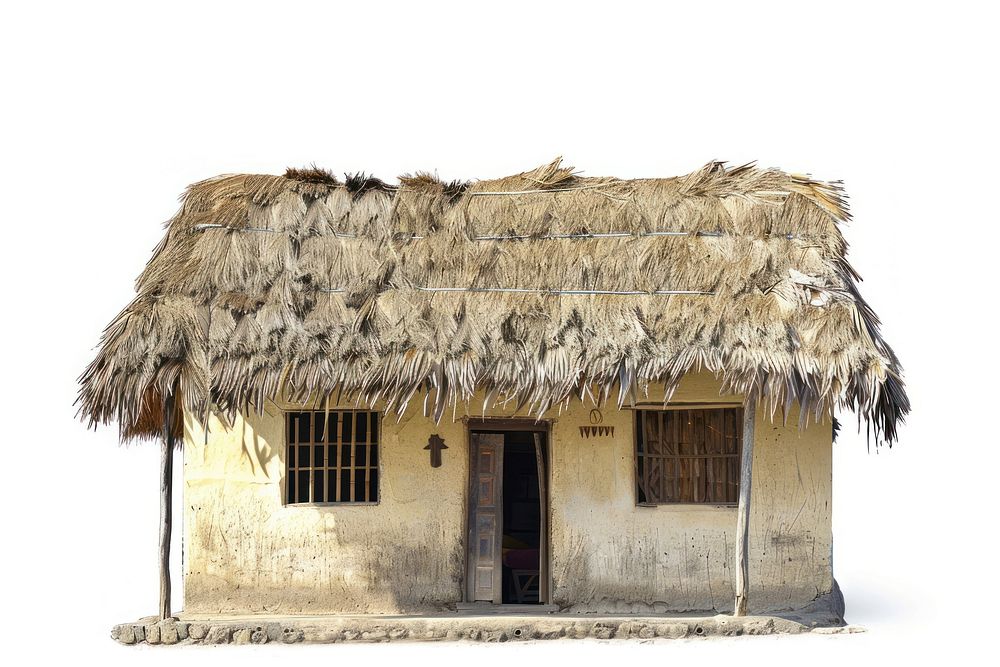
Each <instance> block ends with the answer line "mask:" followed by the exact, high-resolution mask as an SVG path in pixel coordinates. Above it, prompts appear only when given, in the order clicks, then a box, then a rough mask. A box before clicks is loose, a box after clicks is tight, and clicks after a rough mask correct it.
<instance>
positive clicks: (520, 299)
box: [79, 160, 909, 616]
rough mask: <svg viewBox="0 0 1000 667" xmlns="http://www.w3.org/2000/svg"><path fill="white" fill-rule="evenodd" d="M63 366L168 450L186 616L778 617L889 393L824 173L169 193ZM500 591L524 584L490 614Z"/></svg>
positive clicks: (820, 547)
mask: <svg viewBox="0 0 1000 667" xmlns="http://www.w3.org/2000/svg"><path fill="white" fill-rule="evenodd" d="M182 201H183V203H182V205H181V208H180V211H179V212H178V213H177V215H176V216H175V217H174V218H173V219H172V220H171V221H170V222H169V223H168V226H167V232H166V236H165V238H164V239H163V241H162V242H161V243H160V245H159V246H158V247H157V248H156V251H155V253H154V255H153V257H152V259H151V260H150V262H149V265H148V266H147V267H146V269H145V271H144V272H143V273H142V275H141V276H140V277H139V279H138V282H137V286H136V290H137V293H138V294H137V296H136V298H135V299H134V300H133V301H132V302H131V303H130V304H128V306H126V308H125V309H124V310H123V311H122V312H121V314H120V315H118V317H116V318H115V319H114V321H113V322H112V323H111V324H110V325H109V326H108V328H107V330H106V331H105V333H104V336H103V338H102V342H101V347H100V350H99V352H98V354H97V358H96V359H95V360H94V361H93V363H91V365H90V366H89V367H88V368H87V369H86V371H85V372H84V374H83V375H82V377H81V389H80V396H79V405H80V411H81V414H82V416H83V418H84V419H86V420H88V421H89V422H90V423H91V424H95V425H96V424H102V423H108V422H117V423H118V424H119V428H120V430H121V437H122V439H123V440H131V439H143V438H148V439H162V441H163V445H162V446H163V475H164V477H163V479H164V485H163V496H162V502H163V503H164V504H163V532H162V539H161V558H162V559H163V561H164V577H163V581H162V587H161V591H162V596H161V597H162V600H161V615H163V616H169V615H170V613H171V605H170V587H169V583H170V582H169V579H168V578H167V577H166V568H165V565H166V561H167V555H166V554H167V553H168V550H167V547H168V545H169V540H170V526H171V517H170V512H169V508H170V493H171V489H170V482H169V480H170V471H171V467H172V457H173V450H174V447H175V446H176V447H177V448H180V446H181V443H183V479H184V483H183V495H184V522H183V531H184V535H183V540H184V542H183V543H184V552H185V559H184V565H183V571H184V578H185V581H184V583H185V587H184V588H185V596H184V597H185V599H184V607H185V611H186V612H195V613H197V612H201V613H210V614H223V615H225V614H247V613H268V612H275V611H276V610H277V611H280V612H281V613H287V614H295V613H302V614H306V613H309V614H318V613H319V614H359V613H360V614H398V613H412V614H419V613H425V612H429V611H442V610H461V609H465V608H469V607H473V608H474V607H476V606H477V605H487V606H493V605H498V606H501V607H499V608H500V609H504V607H502V605H531V604H533V605H539V607H538V609H545V610H558V611H562V612H618V613H621V612H630V613H649V612H671V611H683V610H687V611H692V610H693V611H705V612H713V611H714V612H727V613H735V614H737V615H739V614H745V613H747V610H748V609H749V610H750V612H774V611H777V610H801V609H804V608H808V607H809V605H815V604H816V603H817V600H820V601H822V600H823V599H825V598H826V597H829V596H831V595H834V594H835V582H834V579H833V572H832V564H831V553H832V541H831V516H830V511H831V510H830V507H831V502H830V501H831V443H832V439H833V437H834V432H835V426H834V424H835V423H836V422H835V419H834V414H835V413H836V412H837V411H838V410H842V409H850V410H853V411H855V412H856V413H857V414H858V415H859V417H861V418H863V419H864V420H866V422H867V424H868V425H869V428H870V434H871V437H873V438H874V439H875V442H876V444H881V443H883V442H888V443H891V442H892V441H893V440H894V439H895V438H896V436H897V425H898V424H899V423H900V422H901V420H902V419H903V417H904V415H905V414H906V413H907V411H908V409H909V405H908V401H907V398H906V395H905V393H904V389H903V383H902V378H901V369H900V364H899V362H898V360H897V359H896V357H895V355H894V354H893V352H892V350H891V349H890V348H889V346H888V345H887V344H886V343H885V342H884V341H883V340H882V338H881V336H880V334H879V322H878V319H877V318H876V316H875V314H874V313H873V312H872V310H871V309H870V308H869V306H868V305H867V304H866V303H865V301H864V300H863V299H862V298H861V296H860V294H859V293H858V290H857V287H856V282H857V281H858V280H859V276H858V274H857V273H855V271H854V270H853V269H852V268H851V266H850V265H849V264H848V262H847V260H846V259H845V254H846V250H847V243H846V242H845V240H844V238H843V236H842V234H841V231H840V229H839V224H840V223H842V222H844V221H846V220H847V219H848V217H849V214H848V209H847V205H846V203H845V199H844V196H843V193H842V191H841V187H840V184H839V183H824V182H819V181H815V180H812V179H810V178H808V177H805V176H798V175H791V174H786V173H783V172H781V171H777V170H774V169H761V168H757V167H755V166H752V165H746V166H741V167H736V168H729V167H726V166H725V165H724V164H722V163H716V162H713V163H710V164H708V165H706V166H705V167H703V168H702V169H699V170H698V171H695V172H693V173H691V174H688V175H687V176H683V177H678V178H651V179H637V180H621V179H617V178H591V177H586V178H585V177H582V176H580V175H578V174H577V173H575V172H574V171H573V170H572V169H571V168H567V167H564V166H562V165H561V163H560V162H559V161H558V160H557V161H555V162H553V163H551V164H547V165H544V166H542V167H539V168H537V169H535V170H533V171H528V172H525V173H521V174H517V175H515V176H510V177H507V178H500V179H496V180H481V181H472V182H467V183H466V182H451V183H448V182H442V181H440V180H439V179H437V178H435V177H433V176H431V175H428V174H422V173H421V174H417V175H408V176H403V177H401V178H400V179H399V184H398V185H390V184H387V183H385V182H383V181H381V180H379V179H376V178H372V177H367V176H365V175H354V176H348V177H347V178H346V180H343V181H341V180H339V179H338V178H335V177H334V176H333V175H332V174H331V173H329V172H327V171H323V170H320V169H316V168H312V169H303V170H299V169H289V170H288V171H287V172H286V173H285V174H284V175H283V176H269V175H229V176H220V177H217V178H212V179H209V180H206V181H202V182H200V183H196V184H195V185H193V186H191V187H190V188H189V189H188V191H187V192H186V194H185V195H184V197H183V200H182ZM510 608H512V609H513V608H518V607H516V606H515V607H510Z"/></svg>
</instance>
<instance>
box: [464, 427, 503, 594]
mask: <svg viewBox="0 0 1000 667" xmlns="http://www.w3.org/2000/svg"><path fill="white" fill-rule="evenodd" d="M469 442H470V444H471V450H472V451H471V452H470V454H471V457H470V464H471V468H472V470H471V484H470V486H471V489H470V491H471V492H470V494H469V563H468V582H469V601H470V602H492V603H494V604H501V603H503V586H502V580H503V569H502V566H501V563H500V557H501V551H500V549H501V535H502V530H503V527H502V525H501V524H502V523H503V434H500V433H476V432H475V431H473V432H472V433H471V434H470V437H469Z"/></svg>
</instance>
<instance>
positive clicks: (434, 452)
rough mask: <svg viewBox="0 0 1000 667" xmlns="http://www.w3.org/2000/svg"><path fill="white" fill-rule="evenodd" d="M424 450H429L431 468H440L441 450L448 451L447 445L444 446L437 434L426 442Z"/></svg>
mask: <svg viewBox="0 0 1000 667" xmlns="http://www.w3.org/2000/svg"><path fill="white" fill-rule="evenodd" d="M424 449H429V450H431V467H432V468H440V467H441V450H442V449H448V445H446V444H444V440H442V439H441V437H440V436H438V434H437V433H435V434H434V435H432V436H431V437H430V439H429V440H428V441H427V446H426V447H424Z"/></svg>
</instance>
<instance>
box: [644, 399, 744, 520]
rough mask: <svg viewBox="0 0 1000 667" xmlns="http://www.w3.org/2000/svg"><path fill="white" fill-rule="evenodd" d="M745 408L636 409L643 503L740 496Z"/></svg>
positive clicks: (727, 500)
mask: <svg viewBox="0 0 1000 667" xmlns="http://www.w3.org/2000/svg"><path fill="white" fill-rule="evenodd" d="M742 432H743V408H739V407H732V408H701V409H682V410H678V409H669V410H636V413H635V457H636V486H637V498H638V502H639V504H640V505H657V504H667V503H712V504H730V503H736V502H737V501H738V499H739V488H740V447H741V442H740V439H741V437H742Z"/></svg>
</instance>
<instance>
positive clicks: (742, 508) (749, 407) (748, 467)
mask: <svg viewBox="0 0 1000 667" xmlns="http://www.w3.org/2000/svg"><path fill="white" fill-rule="evenodd" d="M756 412H757V401H756V398H755V397H753V396H751V398H750V400H748V401H747V404H746V406H744V408H743V438H742V440H743V443H742V454H741V457H740V498H739V506H738V508H737V510H736V606H735V610H734V611H733V615H734V616H746V613H747V592H748V591H749V589H750V563H749V555H750V552H749V543H750V486H751V481H752V480H753V428H754V417H755V413H756Z"/></svg>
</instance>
